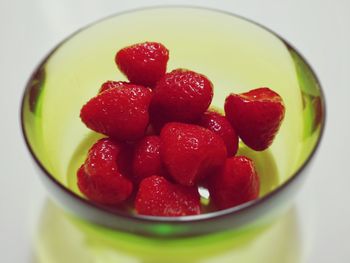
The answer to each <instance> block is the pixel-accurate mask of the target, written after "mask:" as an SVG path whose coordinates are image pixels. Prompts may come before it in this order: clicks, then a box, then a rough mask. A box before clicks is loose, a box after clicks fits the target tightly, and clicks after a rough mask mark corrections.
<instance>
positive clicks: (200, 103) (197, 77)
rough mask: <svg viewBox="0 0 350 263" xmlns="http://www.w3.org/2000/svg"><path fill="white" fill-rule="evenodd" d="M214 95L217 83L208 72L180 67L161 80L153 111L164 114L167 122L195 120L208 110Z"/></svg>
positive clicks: (153, 112) (155, 90)
mask: <svg viewBox="0 0 350 263" xmlns="http://www.w3.org/2000/svg"><path fill="white" fill-rule="evenodd" d="M212 98H213V85H212V83H211V82H210V81H209V80H208V79H207V78H206V77H205V76H204V75H201V74H198V73H196V72H193V71H190V70H185V69H176V70H173V71H172V72H170V73H167V74H165V76H164V77H163V78H161V79H160V80H159V81H158V83H157V85H156V87H155V89H154V95H153V99H152V103H151V111H152V114H157V112H158V113H161V114H162V115H163V116H165V118H166V120H167V121H181V122H193V121H196V120H198V119H199V118H200V117H201V115H202V114H203V113H204V112H205V111H206V110H207V109H208V107H209V105H210V103H211V100H212ZM152 118H153V117H152ZM163 118H164V117H162V118H161V119H163ZM153 119H157V117H154V118H153Z"/></svg>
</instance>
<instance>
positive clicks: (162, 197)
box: [135, 175, 200, 216]
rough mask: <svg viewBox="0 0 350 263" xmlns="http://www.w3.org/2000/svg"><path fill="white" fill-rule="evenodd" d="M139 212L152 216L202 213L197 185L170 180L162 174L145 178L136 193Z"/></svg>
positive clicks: (136, 205)
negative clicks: (177, 183)
mask: <svg viewBox="0 0 350 263" xmlns="http://www.w3.org/2000/svg"><path fill="white" fill-rule="evenodd" d="M135 209H136V211H137V213H138V214H141V215H151V216H187V215H198V214H200V197H199V194H198V190H197V187H187V186H182V185H176V184H172V183H170V182H168V181H167V180H166V179H165V178H163V177H161V176H156V175H154V176H151V177H147V178H146V179H144V180H143V181H142V182H141V184H140V188H139V191H138V193H137V195H136V200H135Z"/></svg>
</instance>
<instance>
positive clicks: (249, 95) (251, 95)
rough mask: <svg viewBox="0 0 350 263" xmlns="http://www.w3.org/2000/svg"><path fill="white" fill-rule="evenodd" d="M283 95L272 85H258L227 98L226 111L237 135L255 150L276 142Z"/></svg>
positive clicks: (282, 106)
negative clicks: (273, 89) (273, 88)
mask: <svg viewBox="0 0 350 263" xmlns="http://www.w3.org/2000/svg"><path fill="white" fill-rule="evenodd" d="M284 112H285V109H284V104H283V101H282V98H281V97H280V96H279V95H278V94H277V93H276V92H274V91H272V90H270V89H269V88H259V89H255V90H251V91H249V92H246V93H242V94H238V95H237V94H231V95H229V96H228V97H227V98H226V102H225V113H226V117H227V119H228V120H229V121H230V122H231V124H232V125H233V127H234V128H235V130H236V132H237V133H238V136H239V137H240V138H241V139H242V141H243V142H244V143H245V144H246V145H247V146H249V147H250V148H252V149H254V150H256V151H263V150H265V149H267V148H268V147H269V146H270V145H271V144H272V142H273V139H274V138H275V136H276V133H277V132H278V130H279V127H280V125H281V122H282V120H283V118H284Z"/></svg>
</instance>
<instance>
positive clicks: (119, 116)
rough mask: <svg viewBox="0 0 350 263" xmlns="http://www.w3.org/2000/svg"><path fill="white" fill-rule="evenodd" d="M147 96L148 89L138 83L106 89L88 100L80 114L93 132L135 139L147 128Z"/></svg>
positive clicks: (148, 101)
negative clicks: (137, 84) (136, 84)
mask: <svg viewBox="0 0 350 263" xmlns="http://www.w3.org/2000/svg"><path fill="white" fill-rule="evenodd" d="M151 96H152V92H151V90H149V89H147V88H144V87H141V86H124V87H122V88H120V89H109V90H106V91H104V92H102V93H100V94H98V95H97V96H96V97H94V98H92V99H91V100H89V101H88V102H87V103H86V104H85V105H84V106H83V108H82V109H81V112H80V118H81V120H82V121H83V122H84V123H85V125H86V126H87V127H89V128H90V129H92V130H94V131H96V132H99V133H103V134H105V135H107V136H110V137H112V138H114V139H118V140H135V139H138V138H141V137H142V136H143V135H144V133H145V130H146V128H147V125H148V122H149V115H148V106H149V104H150V100H151Z"/></svg>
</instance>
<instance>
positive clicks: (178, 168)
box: [77, 42, 285, 216]
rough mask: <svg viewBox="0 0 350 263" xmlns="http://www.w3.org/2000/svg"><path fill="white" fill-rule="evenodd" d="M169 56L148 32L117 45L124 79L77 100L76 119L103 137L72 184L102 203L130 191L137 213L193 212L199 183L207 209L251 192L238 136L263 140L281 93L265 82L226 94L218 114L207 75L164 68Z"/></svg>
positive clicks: (255, 143) (279, 113) (276, 120)
mask: <svg viewBox="0 0 350 263" xmlns="http://www.w3.org/2000/svg"><path fill="white" fill-rule="evenodd" d="M168 59H169V51H168V50H167V49H166V48H165V47H164V46H163V45H162V44H160V43H155V42H145V43H141V44H135V45H132V46H129V47H126V48H123V49H121V50H120V51H118V52H117V54H116V57H115V62H116V64H117V66H118V68H119V69H120V70H121V72H123V73H124V74H125V75H126V77H127V78H128V80H129V81H130V82H123V81H107V82H106V83H104V84H103V85H102V87H101V88H100V91H99V93H98V95H97V96H95V97H93V98H92V99H90V100H89V101H88V102H87V103H86V104H85V105H84V106H83V107H82V109H81V113H80V117H81V120H82V121H83V122H84V123H85V125H86V126H87V127H88V128H90V129H92V130H94V131H96V132H98V133H102V134H104V135H106V136H107V137H106V138H104V139H101V140H99V141H97V142H96V143H95V144H94V145H93V146H92V147H91V149H90V150H89V152H88V156H87V159H86V161H85V162H84V164H83V165H82V166H81V167H80V168H79V170H78V172H77V177H78V186H79V189H80V191H81V192H82V193H83V194H84V195H85V196H86V197H87V198H88V199H89V200H91V201H92V202H95V203H98V204H101V205H105V206H110V207H115V206H118V205H120V204H122V203H125V202H130V201H132V202H133V203H134V208H135V211H136V213H138V214H142V215H152V216H186V215H197V214H200V213H201V203H200V195H199V193H198V187H199V186H202V187H203V186H204V187H206V188H207V189H208V191H209V193H210V202H211V204H212V205H213V206H214V207H215V209H226V208H229V207H233V206H236V205H239V204H242V203H245V202H247V201H250V200H253V199H256V198H257V197H258V195H259V184H260V183H259V177H258V175H257V173H256V170H255V168H254V164H253V162H252V160H250V159H249V158H247V157H245V156H235V155H236V153H237V150H238V141H239V139H238V137H239V138H241V140H242V141H243V142H244V143H245V144H246V145H247V146H248V147H250V148H252V149H254V150H256V151H262V150H265V149H266V148H268V147H269V146H270V145H271V143H272V141H273V139H274V137H275V135H276V133H277V131H278V129H279V127H280V124H281V122H282V120H283V117H284V112H285V110H284V105H283V101H282V99H281V97H280V96H279V95H278V94H277V93H275V92H274V91H272V90H270V89H269V88H258V89H255V90H251V91H249V92H247V93H243V94H230V95H229V96H228V97H227V98H226V102H225V116H223V115H221V114H220V113H217V112H215V111H211V110H208V108H209V106H210V104H211V101H212V98H213V85H212V83H211V82H210V81H209V80H208V78H206V77H205V76H204V75H202V74H199V73H196V72H193V71H190V70H185V69H175V70H173V71H171V72H169V73H166V68H167V62H168Z"/></svg>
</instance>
